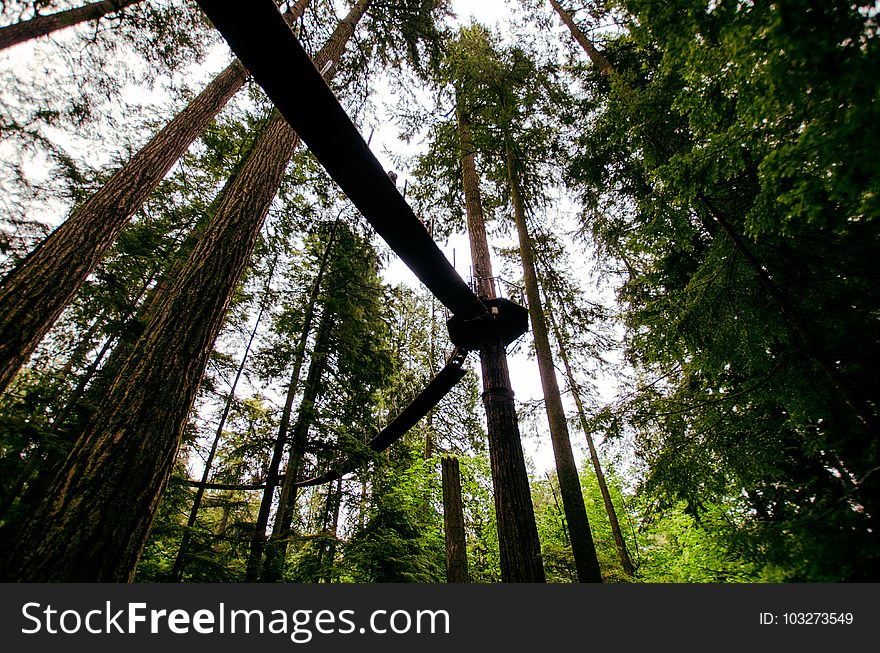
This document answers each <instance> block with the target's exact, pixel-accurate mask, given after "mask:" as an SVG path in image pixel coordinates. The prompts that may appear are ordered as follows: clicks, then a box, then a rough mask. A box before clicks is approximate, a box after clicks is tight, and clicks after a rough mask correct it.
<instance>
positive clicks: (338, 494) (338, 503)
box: [324, 478, 342, 583]
mask: <svg viewBox="0 0 880 653" xmlns="http://www.w3.org/2000/svg"><path fill="white" fill-rule="evenodd" d="M341 508H342V479H341V478H340V479H338V480H337V481H336V491H335V492H334V504H333V521H332V522H331V523H330V524H329V525H328V530H329V531H330V533H332V535H333V539H332V540H330V543H329V544H328V545H327V560H326V562H325V563H324V567H325V570H324V582H325V583H332V582H333V563H334V561H335V560H336V548H337V542H338V541H339V536H338V531H339V510H340V509H341Z"/></svg>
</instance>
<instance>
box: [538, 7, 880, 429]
mask: <svg viewBox="0 0 880 653" xmlns="http://www.w3.org/2000/svg"><path fill="white" fill-rule="evenodd" d="M550 4H551V5H553V8H554V9H555V10H556V13H557V14H559V17H560V18H561V19H562V21H563V22H564V23H565V25H566V26H567V27H568V29H569V31H570V32H571V34H572V36H573V37H574V39H575V40H576V41H577V42H578V43H579V44H580V45H581V47H582V48H583V49H584V51H585V52H586V53H587V55H588V56H589V57H590V59H591V60H592V61H593V63H594V64H595V65H596V67H597V68H599V70H600V71H601V72H602V74H603V75H605V76H606V77H609V78H615V77H616V70H615V68H614V67H613V66H611V64H610V63H609V62H608V59H606V58H605V56H604V55H602V54H601V53H600V52H599V51H598V50H597V49H596V47H595V46H594V45H593V43H592V42H591V41H590V39H589V38H588V37H587V35H586V34H584V33H583V31H582V30H581V29H580V28H579V27H578V26H577V25H576V24H575V22H574V20H572V17H571V15H570V14H569V13H568V12H567V11H565V10H564V9H563V8H562V7H561V6H560V4H559V3H558V2H557V1H556V0H550ZM620 90H621V92H622V93H623V95H624V96H630V95H631V94H632V91H631V89H630V87H629V86H628V85H627V84H626V83H625V82H621V83H620ZM644 136H645V139H646V140H647V141H648V143H649V144H650V145H651V146H652V147H653V149H654V150H655V153H656V154H658V155H661V158H663V159H668V158H669V153H668V152H664V151H662V149H663V148H661V147H658V145H657V144H656V143H655V142H654V140H653V139H652V138H651V135H650V134H646V135H644ZM697 200H698V202H699V204H700V205H701V206H702V207H703V208H704V209H705V210H706V212H707V213H708V214H709V215H710V216H711V217H712V219H713V220H715V222H716V223H717V224H718V226H719V227H721V230H722V231H723V232H724V234H725V235H727V237H728V238H729V239H730V241H731V242H732V244H733V246H734V249H735V250H736V251H737V253H739V254H740V255H741V256H742V257H743V259H744V260H745V261H746V265H748V266H749V268H750V269H751V270H752V273H753V274H754V276H755V279H756V280H757V281H758V284H759V285H760V286H762V287H763V288H764V290H765V291H766V292H767V294H768V295H769V297H770V300H771V301H772V302H773V303H774V305H775V306H776V308H777V310H779V312H780V313H781V314H782V316H783V319H785V321H786V323H787V324H788V327H789V330H790V331H791V333H792V334H793V335H794V337H795V339H796V340H798V341H799V342H800V344H801V346H802V347H803V348H804V351H805V353H806V354H807V356H809V357H810V358H811V359H812V360H813V361H814V362H815V363H816V364H817V365H818V366H819V368H820V369H821V370H822V372H823V373H824V374H825V376H826V377H827V378H828V380H829V382H830V384H831V387H832V388H833V389H834V391H835V392H836V393H837V394H838V396H839V397H840V398H841V399H842V400H843V401H844V403H845V404H846V405H847V406H848V407H849V408H850V410H851V411H852V413H853V415H854V416H855V417H856V419H858V420H859V422H860V423H861V424H862V426H863V427H864V430H865V432H866V434H867V435H868V441H870V442H873V441H876V440H877V439H878V438H880V417H878V415H877V413H876V411H875V410H874V409H873V408H872V406H871V402H870V401H869V400H868V399H867V398H866V397H865V396H864V394H863V393H861V392H859V391H858V389H857V388H855V387H854V386H853V385H852V384H851V383H850V381H849V380H848V379H847V378H846V377H845V375H844V374H843V372H841V371H840V368H839V366H838V365H837V364H835V363H834V361H833V358H832V357H831V356H830V355H829V354H828V352H827V351H825V348H824V347H823V346H822V345H821V343H820V342H819V341H818V339H816V338H815V337H814V335H813V333H814V330H813V329H811V328H810V325H809V324H808V323H807V321H806V320H805V319H804V318H803V317H802V316H801V315H800V314H799V313H798V312H797V311H796V310H795V308H794V307H793V306H792V305H791V303H790V302H789V301H788V298H787V296H786V294H785V293H784V292H783V291H782V290H781V289H780V288H779V286H778V285H777V284H776V282H775V281H774V280H773V278H772V276H771V275H770V274H769V272H768V270H767V267H766V266H765V265H764V264H763V263H762V262H761V261H760V260H759V259H758V257H757V256H755V254H754V253H753V252H752V251H751V250H750V249H749V247H748V245H747V244H746V242H745V240H744V239H743V238H742V236H741V235H740V234H739V233H738V232H737V231H736V230H735V229H733V227H732V225H731V224H730V222H729V221H727V220H726V218H725V217H724V216H723V215H722V213H721V212H720V211H719V210H718V209H717V208H716V207H715V206H713V204H712V202H711V201H710V200H709V199H708V198H707V197H706V196H705V195H704V194H703V193H701V192H700V193H698V195H697ZM710 231H712V232H713V233H714V231H715V230H710Z"/></svg>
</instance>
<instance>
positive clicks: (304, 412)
mask: <svg viewBox="0 0 880 653" xmlns="http://www.w3.org/2000/svg"><path fill="white" fill-rule="evenodd" d="M332 317H333V314H332V313H331V312H329V311H324V313H323V314H322V315H321V321H320V323H319V324H318V331H317V334H316V335H315V348H314V350H313V351H312V359H311V361H310V362H309V370H308V373H307V374H306V381H305V387H304V388H303V398H302V401H301V402H300V405H299V413H298V414H297V417H296V423H295V424H294V426H293V433H292V435H291V436H290V450H289V453H288V456H287V467H286V468H285V470H284V484H283V485H282V486H281V496H280V497H279V498H278V509H277V510H276V511H275V523H274V524H273V526H272V536H271V540H270V541H269V546H268V547H265V549H266V562H265V565H263V568H262V576H260V560H261V557H260V556H261V555H262V552H263V549H264V545H265V538H266V533H265V525H264V527H263V530H262V531H260V530H257V531H256V532H255V533H254V539H253V542H252V543H251V554H250V557H249V559H248V570H247V573H246V576H245V581H246V582H254V581H256V580H257V578H258V577H259V578H260V580H262V581H263V582H278V581H279V580H281V577H282V572H283V568H284V562H285V559H286V557H287V538H288V536H289V534H290V529H291V526H292V524H293V515H294V512H295V511H296V481H297V479H298V478H299V475H300V471H301V468H302V464H303V460H304V458H305V453H306V445H307V444H308V435H309V428H310V427H311V425H312V421H313V420H314V417H315V404H316V402H317V400H318V398H319V396H320V393H321V375H322V373H323V371H324V365H325V363H326V360H327V347H328V338H329V336H330V328H331V321H332ZM287 439H288V438H287V434H286V433H285V435H284V440H285V441H286V440H287Z"/></svg>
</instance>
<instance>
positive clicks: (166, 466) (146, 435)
mask: <svg viewBox="0 0 880 653" xmlns="http://www.w3.org/2000/svg"><path fill="white" fill-rule="evenodd" d="M295 143H296V136H295V133H294V132H293V130H292V129H291V128H290V127H289V126H288V125H287V124H286V123H273V124H271V125H270V126H269V127H268V129H267V130H266V131H265V132H264V134H263V135H262V136H261V138H260V139H259V143H258V144H257V146H256V147H255V148H254V149H253V150H252V152H251V153H250V155H249V158H248V161H247V162H246V164H245V165H244V166H242V168H241V169H240V170H239V173H238V174H237V175H236V176H235V177H233V178H231V179H230V180H229V182H228V183H227V186H226V188H225V190H224V192H223V194H222V199H221V200H220V202H219V203H218V205H217V207H216V212H215V216H214V219H213V221H212V222H211V224H210V225H209V227H208V229H207V230H206V232H205V235H204V236H203V238H202V239H201V241H200V242H199V243H198V245H197V246H196V248H195V249H194V251H193V253H192V254H191V256H190V257H189V259H188V261H187V263H186V265H185V266H183V268H182V270H181V272H180V274H179V275H178V277H177V278H176V279H175V282H174V284H173V286H172V288H171V290H170V291H169V292H168V293H167V294H166V295H165V296H164V297H163V299H162V302H161V303H162V306H161V310H159V311H157V312H156V315H155V317H154V318H153V319H152V320H151V321H150V323H149V324H148V325H147V329H146V331H145V333H144V335H143V336H141V338H140V339H139V340H138V343H137V344H136V346H135V347H134V349H133V350H132V353H131V355H130V356H129V357H128V358H127V359H126V361H125V362H124V363H123V364H122V366H121V369H120V372H119V374H118V375H117V376H116V378H115V380H114V381H113V382H112V384H111V385H110V387H109V389H108V392H107V394H106V396H105V397H104V400H103V401H102V404H101V405H99V406H98V408H97V410H96V411H95V414H94V417H93V418H92V420H91V421H90V423H89V424H88V425H87V426H86V427H85V430H84V432H83V433H82V435H81V437H80V438H79V440H78V442H77V443H76V445H75V446H74V449H73V451H72V452H71V454H70V455H69V456H68V458H67V461H66V462H65V464H64V465H63V467H62V470H61V472H60V473H59V475H58V476H57V477H56V478H55V480H54V481H53V482H52V484H51V487H50V488H49V491H48V492H47V493H46V496H45V499H44V500H43V502H42V503H41V504H39V505H38V506H36V508H35V511H34V513H33V514H32V515H31V518H30V520H29V521H28V522H27V524H26V525H24V526H23V527H22V528H21V530H20V531H19V532H18V533H17V534H16V536H15V538H14V540H13V541H12V542H11V543H10V545H9V546H8V552H7V555H6V556H4V558H3V561H2V562H0V564H3V565H4V566H5V569H4V573H3V577H4V578H5V579H8V580H17V581H32V582H40V581H68V582H71V581H84V582H102V581H103V582H121V581H131V580H132V578H133V576H134V571H135V567H136V565H137V561H138V558H139V557H140V554H141V551H142V549H143V545H144V543H145V541H146V538H147V534H148V531H149V528H150V525H151V523H152V520H153V516H154V515H155V512H156V508H157V507H158V504H159V498H160V496H161V494H162V491H163V490H164V488H165V485H166V484H167V482H168V478H169V476H170V473H171V470H172V467H173V465H174V461H175V458H176V456H177V449H178V446H179V443H180V437H181V435H182V432H183V428H184V426H185V424H186V419H187V416H188V415H189V412H190V410H191V408H192V404H193V401H194V400H195V396H196V393H197V391H198V384H199V380H200V379H201V377H202V374H203V373H204V370H205V366H206V364H207V361H208V357H209V355H210V352H211V350H212V347H213V343H214V340H215V338H216V336H217V334H218V332H219V330H220V327H221V326H222V323H223V319H224V316H225V314H226V311H227V309H228V307H229V304H230V301H231V297H232V295H233V292H234V290H235V287H236V285H237V284H238V282H239V280H240V279H241V276H242V274H243V272H244V270H245V267H246V265H247V262H248V260H249V258H250V255H251V252H252V251H253V247H254V244H255V242H256V239H257V235H258V233H259V231H260V227H261V226H262V223H263V219H264V218H265V216H266V214H267V212H268V210H269V205H270V204H271V202H272V199H273V198H274V196H275V192H276V190H277V188H278V186H279V184H280V183H281V178H282V176H283V174H284V170H285V167H286V164H287V161H288V160H289V158H290V156H291V154H292V153H293V148H294V145H295Z"/></svg>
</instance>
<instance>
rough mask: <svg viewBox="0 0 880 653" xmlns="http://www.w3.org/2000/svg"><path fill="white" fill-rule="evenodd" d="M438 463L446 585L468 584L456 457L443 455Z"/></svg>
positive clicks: (459, 478)
mask: <svg viewBox="0 0 880 653" xmlns="http://www.w3.org/2000/svg"><path fill="white" fill-rule="evenodd" d="M440 463H441V478H442V482H443V532H444V534H445V536H446V582H447V583H468V582H470V578H469V577H468V560H467V545H466V543H465V536H464V535H465V533H464V510H463V509H462V504H461V472H460V470H459V467H458V458H455V457H453V456H443V457H442V458H441V459H440Z"/></svg>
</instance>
